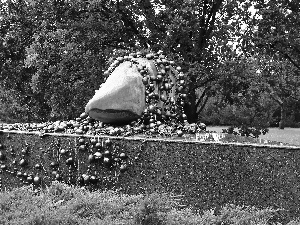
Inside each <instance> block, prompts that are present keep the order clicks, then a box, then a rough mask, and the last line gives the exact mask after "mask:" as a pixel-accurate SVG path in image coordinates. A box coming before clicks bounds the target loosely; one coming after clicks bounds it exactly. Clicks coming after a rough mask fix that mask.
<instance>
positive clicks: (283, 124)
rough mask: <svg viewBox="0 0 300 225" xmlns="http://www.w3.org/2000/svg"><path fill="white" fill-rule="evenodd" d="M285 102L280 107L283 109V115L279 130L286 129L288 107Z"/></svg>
mask: <svg viewBox="0 0 300 225" xmlns="http://www.w3.org/2000/svg"><path fill="white" fill-rule="evenodd" d="M285 105H286V104H285V102H283V103H282V104H281V105H280V109H281V115H280V122H279V129H284V127H285V120H286V107H285Z"/></svg>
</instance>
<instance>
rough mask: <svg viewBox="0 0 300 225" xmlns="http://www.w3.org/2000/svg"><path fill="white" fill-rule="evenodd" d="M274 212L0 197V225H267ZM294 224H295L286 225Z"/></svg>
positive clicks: (62, 195) (73, 194)
mask: <svg viewBox="0 0 300 225" xmlns="http://www.w3.org/2000/svg"><path fill="white" fill-rule="evenodd" d="M276 212H278V210H275V209H272V208H266V209H257V208H255V207H241V206H235V205H225V206H224V207H222V208H221V210H220V211H219V212H218V213H216V211H215V210H209V211H205V212H204V213H200V212H198V211H195V210H193V209H191V208H187V207H185V208H179V205H178V201H177V200H175V199H174V198H173V197H172V196H171V195H170V194H158V193H154V194H149V195H125V194H121V193H117V192H114V191H104V192H99V191H95V192H90V191H87V190H86V189H81V188H77V187H70V186H67V185H65V184H62V183H57V182H54V183H53V184H52V185H51V186H50V187H48V188H47V189H45V190H42V191H35V190H33V188H32V187H30V186H27V187H22V188H17V189H14V190H12V191H10V192H6V193H0V223H1V224H24V225H26V224H46V225H47V224H49V225H50V224H107V225H113V224H128V225H129V224H136V225H138V224H140V225H148V224H149V225H150V224H151V225H181V224H186V225H196V224H197V225H213V224H215V225H217V224H245V225H248V224H249V225H252V224H253V225H254V224H261V225H263V224H265V225H267V224H270V223H269V222H270V219H271V218H272V217H273V215H274V213H276ZM273 224H275V223H273ZM278 224H279V223H277V225H278ZM294 224H298V223H297V221H291V222H290V223H289V224H288V225H294Z"/></svg>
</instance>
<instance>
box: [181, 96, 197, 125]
mask: <svg viewBox="0 0 300 225" xmlns="http://www.w3.org/2000/svg"><path fill="white" fill-rule="evenodd" d="M196 101H197V96H196V93H195V90H191V91H190V93H189V96H188V103H187V104H185V106H184V112H185V114H186V115H187V120H188V122H189V123H196V122H197V120H198V114H197V107H196Z"/></svg>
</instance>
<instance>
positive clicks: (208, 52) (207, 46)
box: [0, 0, 300, 122]
mask: <svg viewBox="0 0 300 225" xmlns="http://www.w3.org/2000/svg"><path fill="white" fill-rule="evenodd" d="M0 4H1V20H0V26H1V29H0V30H1V32H0V42H1V44H0V48H1V49H0V50H1V51H0V68H1V72H0V80H1V84H3V85H2V86H3V88H5V90H4V91H5V92H6V93H14V95H13V97H14V102H15V103H14V104H13V105H12V106H13V107H16V108H15V109H16V110H18V107H20V108H22V109H23V111H22V112H20V115H19V116H18V118H19V119H21V118H26V119H27V120H29V121H42V120H44V121H45V120H56V119H60V120H66V119H71V118H74V115H78V114H80V113H81V112H82V111H83V108H84V105H85V104H86V102H87V101H88V99H90V98H91V96H92V95H93V90H95V89H97V88H98V86H99V85H100V84H101V83H102V82H103V80H104V79H103V76H102V73H103V71H104V69H105V68H106V67H107V66H108V63H109V59H110V58H111V56H113V55H116V54H117V53H119V52H121V51H132V50H137V49H138V50H142V49H147V50H153V51H157V50H163V51H164V53H165V54H166V55H168V57H169V58H172V59H175V60H177V61H179V63H180V64H181V67H182V70H183V71H184V72H185V73H186V74H187V78H186V81H187V92H188V104H186V106H185V109H186V113H187V116H188V120H189V122H196V121H197V120H198V119H199V115H200V114H202V115H203V113H201V112H202V111H203V110H205V106H206V104H207V102H209V99H210V98H215V97H217V98H218V97H220V96H221V97H224V98H226V99H227V100H228V101H230V104H239V105H240V104H242V102H241V101H240V100H239V97H237V96H236V95H239V94H240V91H242V92H243V91H244V92H248V93H249V92H253V90H254V89H256V90H258V91H259V92H266V93H268V94H269V98H271V99H273V100H274V101H275V102H277V103H278V104H279V106H280V107H281V108H282V109H284V110H283V113H281V114H282V115H283V118H282V120H284V119H285V118H284V115H285V113H286V111H287V110H288V108H287V107H286V104H288V102H291V101H293V102H294V103H297V102H298V101H299V62H300V60H299V37H298V34H299V29H300V26H299V7H298V6H299V3H298V2H297V1H295V0H293V1H283V0H275V1H266V2H265V1H248V0H233V1H227V0H213V1H206V0H202V1H194V0H192V1H188V0H180V1H161V0H154V1H150V0H145V1H138V0H122V1H97V0H92V1H79V0H76V1H67V0H60V1H42V0H33V1H25V0H21V1H12V0H7V1H4V2H1V3H0ZM243 58H246V59H247V60H249V59H251V65H249V67H248V68H247V70H250V69H252V70H253V71H259V72H260V73H259V72H258V73H257V74H256V77H255V76H251V78H248V77H246V76H245V74H243V73H242V72H241V71H242V69H243V67H244V62H242V64H241V66H240V67H239V66H238V64H239V63H240V62H241V60H243ZM232 64H234V66H233V67H232ZM250 67H251V68H250ZM230 70H231V71H232V70H236V71H235V72H229V71H230ZM229 73H231V75H230V76H229V75H228V74H229ZM253 74H254V72H252V75H253ZM250 81H251V85H249V82H250ZM223 82H224V83H223ZM222 84H224V85H225V84H226V85H227V88H222V92H219V91H216V90H217V89H218V88H219V87H220V85H222ZM224 85H223V86H224ZM248 89H249V90H248ZM234 95H235V96H234ZM244 96H245V95H244ZM265 96H267V95H266V94H265ZM3 101H4V99H3V100H2V102H3ZM5 101H6V100H5ZM7 101H10V100H9V99H8V100H7ZM7 101H6V102H7ZM251 101H252V100H251V99H250V102H251ZM246 102H247V101H246ZM268 102H269V99H268ZM2 104H4V103H2ZM264 107H266V106H264ZM245 108H248V106H245ZM258 108H259V107H256V109H258ZM258 113H259V112H258ZM15 118H17V117H15Z"/></svg>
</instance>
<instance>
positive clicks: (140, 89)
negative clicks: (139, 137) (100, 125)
mask: <svg viewBox="0 0 300 225" xmlns="http://www.w3.org/2000/svg"><path fill="white" fill-rule="evenodd" d="M136 60H137V61H138V64H140V65H145V66H146V67H147V69H148V71H149V73H156V67H155V65H154V64H153V62H152V61H149V60H147V59H143V58H138V59H136ZM145 107H146V103H145V85H144V84H143V82H142V76H141V74H140V73H139V71H138V68H137V65H136V64H133V63H132V62H129V61H125V62H123V63H121V64H120V65H118V66H117V67H116V68H115V70H114V71H113V72H112V73H111V75H110V76H109V77H108V78H107V80H106V82H105V83H104V84H102V85H101V88H100V89H99V90H96V93H95V95H94V97H93V98H92V99H91V100H90V101H89V102H88V104H87V105H86V107H85V112H86V113H87V114H88V115H89V116H90V117H92V118H94V119H96V120H100V121H102V122H104V123H126V122H130V121H132V120H135V119H137V118H139V117H140V116H141V115H142V113H143V111H144V109H145Z"/></svg>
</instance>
